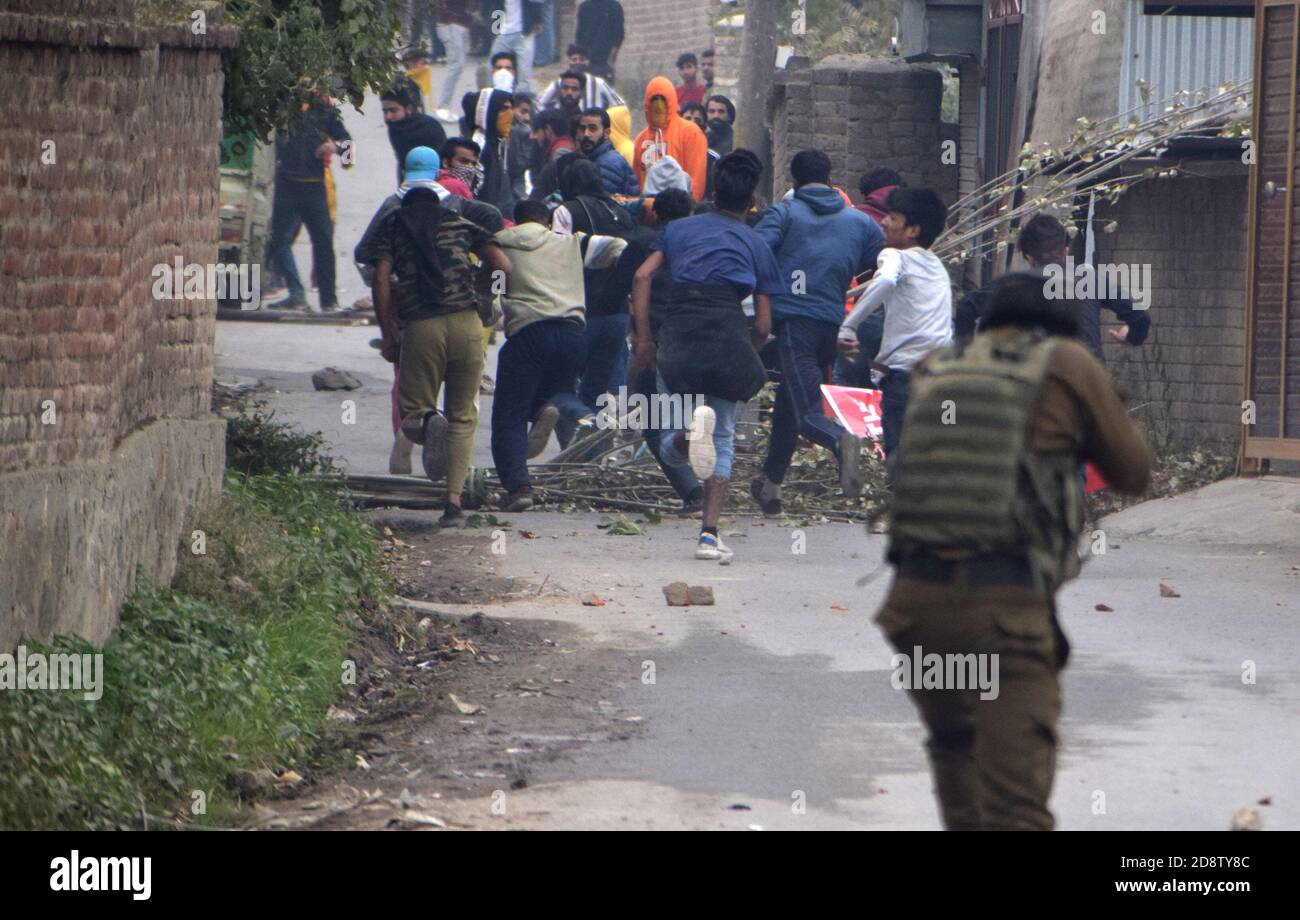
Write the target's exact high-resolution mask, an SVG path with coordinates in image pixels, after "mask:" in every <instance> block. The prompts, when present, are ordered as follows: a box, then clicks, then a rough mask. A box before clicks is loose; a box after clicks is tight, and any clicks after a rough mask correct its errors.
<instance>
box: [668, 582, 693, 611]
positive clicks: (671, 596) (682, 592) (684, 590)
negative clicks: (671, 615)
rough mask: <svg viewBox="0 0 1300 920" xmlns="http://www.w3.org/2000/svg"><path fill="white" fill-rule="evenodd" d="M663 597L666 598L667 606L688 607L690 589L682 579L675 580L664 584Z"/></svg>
mask: <svg viewBox="0 0 1300 920" xmlns="http://www.w3.org/2000/svg"><path fill="white" fill-rule="evenodd" d="M663 590H664V597H665V598H667V600H668V606H669V607H688V606H690V603H691V600H690V589H689V588H688V587H687V585H686V582H684V581H675V582H673V583H672V584H669V585H664V589H663Z"/></svg>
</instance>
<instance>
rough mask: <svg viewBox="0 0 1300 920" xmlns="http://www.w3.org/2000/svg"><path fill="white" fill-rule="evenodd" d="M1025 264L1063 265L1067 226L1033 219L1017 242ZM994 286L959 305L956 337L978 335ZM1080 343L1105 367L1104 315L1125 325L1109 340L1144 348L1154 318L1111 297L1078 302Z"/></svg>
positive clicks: (972, 294) (1044, 216) (1124, 299)
mask: <svg viewBox="0 0 1300 920" xmlns="http://www.w3.org/2000/svg"><path fill="white" fill-rule="evenodd" d="M1016 245H1017V246H1018V247H1019V249H1020V253H1021V255H1023V256H1024V257H1025V261H1026V262H1028V263H1029V264H1030V266H1031V267H1032V268H1034V269H1035V270H1037V271H1043V270H1045V269H1046V268H1047V267H1048V266H1049V265H1061V264H1064V262H1065V257H1066V254H1067V253H1068V251H1069V248H1070V236H1069V234H1068V233H1067V232H1066V229H1065V225H1064V224H1062V223H1061V222H1060V221H1059V220H1057V219H1056V218H1055V217H1052V216H1051V215H1050V214H1037V215H1035V216H1034V217H1031V218H1030V219H1029V220H1028V221H1027V222H1026V223H1025V225H1024V226H1023V227H1022V228H1021V229H1020V236H1019V238H1018V239H1017V240H1016ZM992 290H993V288H992V285H990V286H988V287H984V288H980V289H979V290H976V291H971V292H970V293H969V294H967V295H966V296H965V297H963V298H962V299H961V301H960V302H959V303H958V304H957V308H956V311H955V312H956V317H955V323H956V330H955V331H956V336H957V338H958V339H969V338H970V337H971V336H973V335H974V334H975V332H976V327H977V326H978V325H979V324H980V323H981V322H982V321H983V319H984V318H985V317H986V316H988V314H989V310H990V309H991V307H992ZM1077 303H1078V319H1079V340H1080V341H1081V342H1083V344H1084V345H1086V346H1087V347H1088V350H1089V351H1091V352H1092V354H1093V357H1095V358H1096V359H1097V360H1098V361H1100V362H1102V364H1103V365H1104V364H1105V360H1104V358H1103V356H1102V349H1101V311H1102V310H1103V309H1105V310H1109V311H1111V312H1112V313H1114V314H1115V316H1116V318H1117V319H1118V320H1119V321H1120V322H1121V323H1122V324H1123V325H1121V326H1120V328H1118V329H1112V330H1111V331H1110V337H1111V338H1112V339H1113V340H1114V341H1116V342H1124V343H1126V344H1128V345H1141V344H1142V343H1143V342H1145V341H1146V338H1147V333H1148V332H1150V331H1151V316H1150V314H1148V313H1147V311H1146V310H1140V309H1138V308H1136V307H1134V306H1133V301H1131V300H1129V299H1128V298H1127V297H1108V298H1100V299H1095V300H1092V299H1088V300H1078V301H1077Z"/></svg>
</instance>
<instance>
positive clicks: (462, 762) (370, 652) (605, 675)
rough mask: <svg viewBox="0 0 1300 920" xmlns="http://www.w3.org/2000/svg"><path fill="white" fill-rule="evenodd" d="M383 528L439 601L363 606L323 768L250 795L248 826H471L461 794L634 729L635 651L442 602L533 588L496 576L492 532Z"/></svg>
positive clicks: (393, 554) (533, 776) (407, 578)
mask: <svg viewBox="0 0 1300 920" xmlns="http://www.w3.org/2000/svg"><path fill="white" fill-rule="evenodd" d="M394 523H396V522H394ZM381 526H387V525H381ZM388 531H389V532H388V533H386V534H385V540H386V541H387V543H388V544H389V545H390V546H391V547H392V548H391V549H390V550H388V551H386V556H387V558H388V559H389V560H390V564H391V565H392V566H393V569H394V574H395V577H396V580H397V582H398V583H399V585H401V586H402V593H403V594H404V595H405V596H407V597H411V596H414V597H416V598H431V599H433V600H434V602H433V603H432V604H428V605H423V604H421V605H419V606H412V605H405V604H394V605H391V606H386V607H383V608H380V607H375V608H373V609H367V610H363V611H360V612H359V614H358V623H357V626H358V629H357V634H356V640H355V642H354V645H353V647H352V649H351V650H350V654H351V656H352V660H353V661H354V662H355V664H356V683H355V684H353V685H349V686H348V687H347V688H346V693H345V699H344V701H342V702H340V703H339V704H338V706H337V707H336V710H335V712H334V713H333V715H334V716H335V719H334V725H335V726H336V727H335V729H334V730H333V731H332V732H331V733H330V735H329V737H328V738H326V739H325V741H324V747H325V755H324V757H323V758H322V759H323V761H324V763H325V764H326V766H324V767H322V768H321V769H320V770H319V771H318V774H317V775H312V776H307V777H304V778H303V780H302V781H301V782H299V783H294V784H286V783H280V784H277V785H276V786H275V787H274V788H273V789H272V791H271V792H270V793H269V794H264V795H262V796H261V797H259V798H258V799H257V800H256V802H255V803H250V807H249V813H248V816H247V821H246V823H247V825H248V826H250V827H257V828H265V829H280V828H309V829H321V830H337V829H383V828H392V829H432V828H436V827H439V826H442V825H446V826H451V827H474V826H477V822H476V820H474V819H467V818H466V817H465V813H466V810H465V808H464V807H460V808H452V807H451V806H450V803H451V801H452V800H458V799H467V798H475V799H478V798H486V799H488V800H489V801H490V800H491V799H492V798H493V797H504V796H506V795H508V794H509V793H510V792H511V791H512V790H517V789H520V788H523V787H525V786H527V785H530V784H533V783H535V782H538V781H541V780H545V779H547V778H551V777H555V776H558V775H560V774H561V773H562V772H563V770H562V769H561V768H562V765H563V764H564V763H566V762H567V761H568V760H570V759H571V758H572V757H573V756H574V755H576V754H577V753H579V752H583V753H586V752H590V751H592V750H594V749H597V748H600V747H601V746H604V745H609V744H613V743H617V742H619V741H622V740H627V739H629V738H631V737H632V736H633V735H634V734H635V733H636V732H637V731H638V730H639V727H640V726H639V723H638V722H636V721H628V719H629V718H632V717H630V716H629V715H628V714H626V713H624V712H623V711H622V710H621V708H620V707H619V706H618V705H617V702H616V701H617V700H618V699H619V698H620V697H621V688H622V686H623V685H624V684H626V683H628V682H629V681H634V680H636V679H637V675H638V673H639V671H638V665H637V663H636V662H635V661H634V660H632V656H629V655H628V654H626V653H623V652H617V651H613V650H609V649H600V648H592V647H591V643H590V641H589V640H588V639H587V638H586V636H585V634H584V633H583V631H582V630H581V629H580V628H578V627H576V626H573V625H572V624H566V623H556V622H548V621H537V620H519V621H513V620H510V619H509V618H508V617H489V616H485V615H484V614H483V613H482V612H473V613H470V614H468V615H466V614H464V613H463V611H459V612H446V611H438V610H436V609H433V608H434V607H435V606H436V604H437V603H444V604H445V603H447V602H448V600H454V601H455V602H458V603H464V602H465V601H464V598H465V597H466V596H467V595H468V596H481V597H482V598H484V602H486V599H487V598H488V597H492V598H495V599H498V600H500V599H505V598H506V597H508V596H510V593H511V591H512V590H516V592H517V593H520V594H532V593H535V592H536V587H534V586H527V587H525V588H524V589H523V590H522V591H520V590H517V589H515V588H514V583H513V582H512V581H509V580H507V579H502V578H497V577H496V576H495V574H493V572H492V565H491V561H490V558H491V557H490V542H491V539H492V538H491V536H490V534H479V533H473V532H463V531H462V532H456V533H455V534H437V533H435V532H434V531H432V530H428V531H427V532H426V531H425V530H424V529H423V528H422V527H421V526H420V525H419V524H416V525H414V526H409V522H403V526H401V527H400V529H399V528H395V527H391V526H389V527H388ZM467 547H468V549H467ZM485 556H487V557H488V560H489V561H487V563H486V568H485V567H484V557H485ZM425 561H428V562H429V563H431V564H430V565H421V563H422V562H425ZM457 588H464V589H466V590H465V591H464V592H462V591H457V590H456V589H457ZM407 592H410V593H409V594H408V593H407ZM575 603H576V601H575ZM440 806H443V807H442V808H440ZM451 813H454V814H456V815H457V816H458V817H456V818H454V819H453V818H450V817H446V816H447V815H449V814H451ZM491 818H492V815H491V813H490V812H487V811H485V813H484V814H483V815H482V820H483V822H484V823H488V822H489V821H491Z"/></svg>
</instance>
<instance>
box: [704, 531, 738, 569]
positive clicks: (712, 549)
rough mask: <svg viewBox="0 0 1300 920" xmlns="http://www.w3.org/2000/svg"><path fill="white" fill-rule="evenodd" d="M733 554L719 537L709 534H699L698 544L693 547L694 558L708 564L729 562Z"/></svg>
mask: <svg viewBox="0 0 1300 920" xmlns="http://www.w3.org/2000/svg"><path fill="white" fill-rule="evenodd" d="M734 555H735V554H734V553H733V552H732V551H731V549H730V547H728V546H727V544H725V543H723V542H722V538H721V537H715V536H714V535H713V534H711V533H702V534H700V543H699V545H698V546H696V547H695V558H696V559H705V560H708V561H710V562H722V561H724V560H725V561H727V562H730V561H731V557H732V556H734Z"/></svg>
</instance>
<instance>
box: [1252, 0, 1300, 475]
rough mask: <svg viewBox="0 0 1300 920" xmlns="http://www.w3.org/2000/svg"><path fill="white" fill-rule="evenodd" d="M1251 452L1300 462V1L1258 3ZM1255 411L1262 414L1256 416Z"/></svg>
mask: <svg viewBox="0 0 1300 920" xmlns="http://www.w3.org/2000/svg"><path fill="white" fill-rule="evenodd" d="M1255 9H1256V22H1255V105H1254V114H1253V119H1254V124H1253V131H1252V135H1251V136H1252V137H1253V138H1254V139H1255V141H1256V145H1257V146H1256V149H1255V155H1256V167H1255V169H1254V170H1252V172H1251V178H1250V231H1249V232H1250V238H1249V243H1248V247H1247V250H1246V251H1247V252H1248V253H1249V254H1250V260H1249V263H1248V269H1247V281H1246V284H1247V308H1246V343H1247V347H1246V362H1245V363H1246V397H1247V399H1248V400H1249V402H1248V403H1247V404H1246V405H1245V406H1244V407H1243V413H1242V421H1243V423H1245V428H1244V434H1243V437H1242V455H1243V459H1244V460H1245V462H1246V466H1247V467H1248V468H1256V469H1257V468H1258V467H1259V465H1260V461H1264V460H1300V240H1298V239H1297V237H1298V236H1300V214H1298V213H1297V210H1296V204H1297V198H1296V190H1297V185H1298V184H1300V182H1298V181H1297V180H1298V179H1300V176H1298V175H1297V166H1298V165H1300V164H1297V163H1296V146H1297V130H1300V124H1298V122H1300V117H1298V111H1297V104H1298V100H1297V93H1296V90H1297V80H1298V79H1300V0H1257V3H1256V8H1255ZM1252 415H1253V420H1252Z"/></svg>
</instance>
